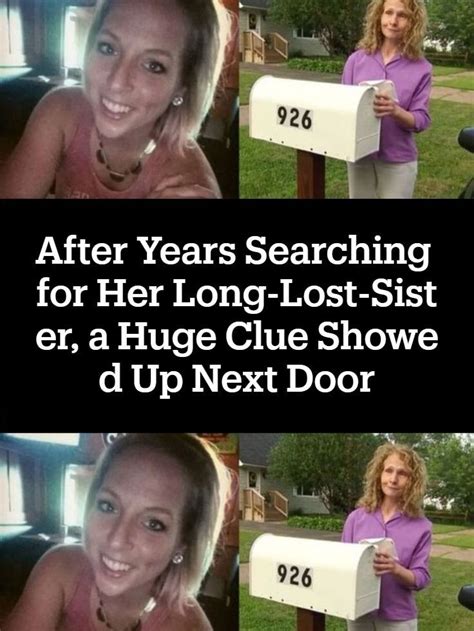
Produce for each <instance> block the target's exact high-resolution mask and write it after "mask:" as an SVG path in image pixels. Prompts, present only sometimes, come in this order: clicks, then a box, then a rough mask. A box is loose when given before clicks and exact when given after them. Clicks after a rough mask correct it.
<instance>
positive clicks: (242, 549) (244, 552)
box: [239, 528, 263, 563]
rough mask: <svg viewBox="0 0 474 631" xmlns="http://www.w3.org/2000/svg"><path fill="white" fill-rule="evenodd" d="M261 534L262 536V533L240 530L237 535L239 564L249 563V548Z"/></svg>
mask: <svg viewBox="0 0 474 631" xmlns="http://www.w3.org/2000/svg"><path fill="white" fill-rule="evenodd" d="M261 534H263V533H261V532H255V531H253V530H242V528H241V529H240V533H239V538H240V544H239V555H240V562H241V563H248V562H249V552H250V548H251V547H252V543H253V542H254V541H255V539H256V538H257V537H259V536H260V535H261Z"/></svg>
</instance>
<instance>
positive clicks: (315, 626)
mask: <svg viewBox="0 0 474 631" xmlns="http://www.w3.org/2000/svg"><path fill="white" fill-rule="evenodd" d="M296 631H326V616H325V614H323V613H319V611H308V610H307V609H301V608H300V607H298V609H297V610H296Z"/></svg>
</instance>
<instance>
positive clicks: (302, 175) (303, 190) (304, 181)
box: [296, 149, 326, 199]
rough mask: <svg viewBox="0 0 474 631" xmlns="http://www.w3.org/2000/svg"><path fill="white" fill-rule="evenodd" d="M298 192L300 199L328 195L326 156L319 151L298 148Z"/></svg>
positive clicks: (318, 197) (321, 197) (322, 197)
mask: <svg viewBox="0 0 474 631" xmlns="http://www.w3.org/2000/svg"><path fill="white" fill-rule="evenodd" d="M296 192H297V195H298V199H324V198H325V197H326V158H325V157H324V156H321V155H319V154H318V153H310V152H309V151H302V150H301V149H297V150H296Z"/></svg>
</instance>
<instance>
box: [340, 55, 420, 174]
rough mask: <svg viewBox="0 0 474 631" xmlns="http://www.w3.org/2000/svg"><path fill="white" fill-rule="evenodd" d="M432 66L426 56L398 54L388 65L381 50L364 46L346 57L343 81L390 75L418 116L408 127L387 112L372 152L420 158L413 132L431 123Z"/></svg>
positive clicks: (409, 108)
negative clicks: (407, 56) (368, 51)
mask: <svg viewBox="0 0 474 631" xmlns="http://www.w3.org/2000/svg"><path fill="white" fill-rule="evenodd" d="M431 70H432V66H431V64H430V63H429V62H428V61H426V59H407V58H406V57H403V56H402V55H396V56H395V57H394V58H393V59H392V60H390V61H389V62H388V64H386V65H385V64H384V61H383V58H382V54H381V53H380V51H377V52H375V53H374V54H373V55H371V54H368V53H367V52H366V51H365V50H362V49H360V50H357V51H356V52H355V53H353V54H352V55H351V56H350V57H349V58H348V60H347V61H346V64H345V66H344V71H343V74H342V83H345V84H348V85H359V83H360V82H361V81H372V80H375V79H389V80H391V81H393V83H394V85H395V89H396V92H397V96H398V99H399V104H400V106H401V107H403V109H405V110H407V111H408V112H410V113H411V114H413V116H414V117H415V128H414V129H406V128H405V127H403V126H402V125H400V124H399V123H397V122H396V121H395V120H394V119H393V118H392V117H391V116H384V117H383V118H382V124H381V129H380V148H379V151H378V152H377V153H374V154H373V157H374V158H378V159H379V160H383V161H384V162H412V161H413V160H416V159H417V155H418V151H417V148H416V144H415V139H414V136H413V132H420V131H423V130H424V129H426V128H427V127H428V126H429V124H430V123H431V118H430V115H429V112H428V103H429V99H430V92H431Z"/></svg>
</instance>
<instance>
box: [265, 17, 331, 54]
mask: <svg viewBox="0 0 474 631" xmlns="http://www.w3.org/2000/svg"><path fill="white" fill-rule="evenodd" d="M262 24H263V25H264V26H263V29H264V34H263V35H264V36H265V35H266V34H267V33H279V34H280V35H281V36H282V37H284V38H285V39H286V40H288V49H289V53H290V55H292V54H294V53H296V52H299V53H301V54H302V55H303V56H308V57H310V56H312V55H328V54H329V53H328V51H327V50H326V49H325V48H324V46H323V45H322V44H321V42H320V41H319V39H317V38H309V37H308V38H297V37H294V36H293V33H294V30H295V29H294V27H293V26H288V25H286V24H277V23H275V22H272V21H271V20H269V19H268V17H267V19H266V20H265V21H264V22H262Z"/></svg>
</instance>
